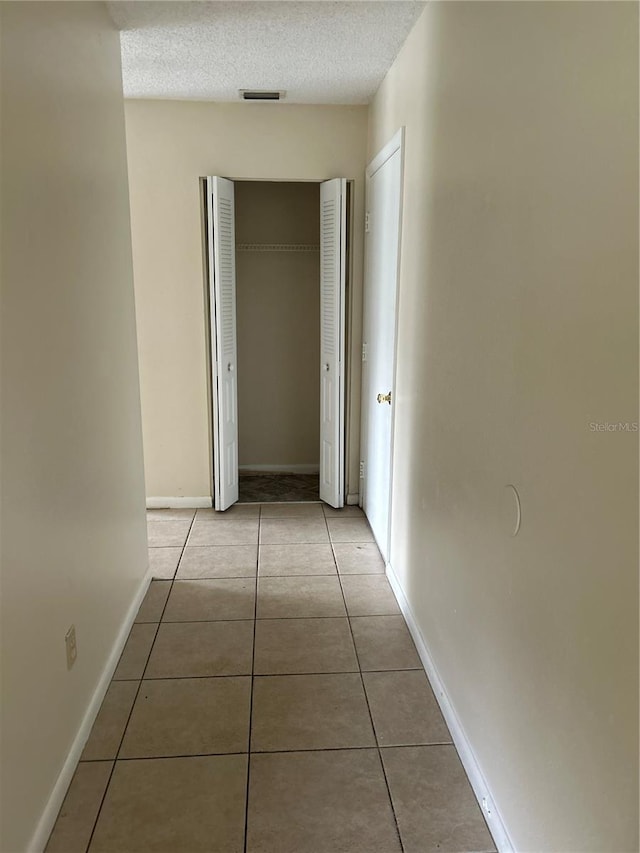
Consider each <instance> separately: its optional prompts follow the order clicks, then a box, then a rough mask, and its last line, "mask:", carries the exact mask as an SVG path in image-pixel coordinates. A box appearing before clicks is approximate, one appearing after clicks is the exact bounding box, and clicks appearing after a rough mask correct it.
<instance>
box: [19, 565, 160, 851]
mask: <svg viewBox="0 0 640 853" xmlns="http://www.w3.org/2000/svg"><path fill="white" fill-rule="evenodd" d="M150 583H151V569H147V573H146V574H145V576H144V578H143V579H142V581H141V583H140V586H139V587H138V591H137V592H136V594H135V597H134V599H133V601H132V602H131V606H130V607H129V609H128V611H127V615H126V616H125V617H124V620H123V621H122V625H121V626H120V630H119V631H118V636H117V637H116V639H115V642H114V644H113V648H112V649H111V653H110V655H109V657H108V658H107V662H106V664H105V666H104V669H103V670H102V675H101V676H100V680H99V681H98V684H97V686H96V689H95V690H94V692H93V696H92V697H91V701H90V702H89V706H88V707H87V710H86V711H85V714H84V717H83V718H82V722H81V723H80V728H79V729H78V732H77V734H76V736H75V738H74V740H73V743H72V745H71V749H70V750H69V753H68V755H67V758H66V760H65V762H64V765H63V766H62V770H61V771H60V773H59V775H58V778H57V780H56V782H55V785H54V786H53V790H52V791H51V794H50V796H49V799H48V801H47V804H46V806H45V807H44V811H43V812H42V815H41V816H40V820H39V821H38V825H37V826H36V829H35V832H34V833H33V835H32V837H31V841H30V842H29V845H28V847H27V853H42V851H43V850H44V848H45V847H46V845H47V841H48V840H49V836H50V835H51V830H52V829H53V826H54V824H55V822H56V818H57V817H58V812H59V811H60V807H61V806H62V803H63V801H64V798H65V796H66V794H67V790H68V788H69V785H70V784H71V780H72V779H73V774H74V773H75V771H76V767H77V765H78V761H79V760H80V756H81V755H82V750H83V749H84V746H85V744H86V742H87V740H88V738H89V735H90V734H91V729H92V727H93V724H94V722H95V719H96V717H97V716H98V711H99V710H100V706H101V705H102V700H103V699H104V695H105V693H106V692H107V688H108V687H109V684H110V683H111V678H112V676H113V673H114V672H115V670H116V667H117V665H118V661H119V660H120V655H121V654H122V650H123V649H124V645H125V643H126V642H127V637H128V636H129V631H130V630H131V626H132V625H133V622H134V620H135V618H136V615H137V613H138V610H139V608H140V605H141V603H142V599H143V598H144V596H145V593H146V591H147V589H148V587H149V584H150Z"/></svg>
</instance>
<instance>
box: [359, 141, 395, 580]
mask: <svg viewBox="0 0 640 853" xmlns="http://www.w3.org/2000/svg"><path fill="white" fill-rule="evenodd" d="M397 151H400V192H399V208H400V209H399V211H398V234H397V241H398V257H397V262H396V276H395V298H394V306H395V307H394V310H395V317H394V328H393V366H392V371H391V375H392V383H391V399H392V401H393V404H392V406H391V436H390V446H389V508H388V512H387V555H386V558H385V559H386V563H387V565H389V564H390V563H391V531H392V519H393V469H394V457H395V425H396V406H397V396H396V388H397V370H398V316H399V305H400V299H399V297H400V267H401V259H402V219H403V210H404V168H405V162H404V159H405V127H404V125H403V126H401V127H400V128H399V129H398V130H397V131H396V132H395V133H394V135H393V136H392V137H391V139H390V140H389V141H388V142H387V143H386V145H384V146H383V147H382V148H381V149H380V151H378V153H377V154H376V155H375V157H374V158H373V159H372V160H371V162H370V163H369V165H368V166H367V168H366V171H365V211H366V213H365V216H366V215H368V213H369V200H370V196H371V190H370V184H371V179H372V177H373V176H374V175H375V174H376V172H377V171H378V170H379V169H381V168H382V166H384V164H385V163H386V162H387V160H389V159H390V158H391V157H392V156H393V155H394V154H395V153H396V152H397ZM367 233H368V232H367V228H366V225H365V235H364V238H365V246H364V267H363V294H362V296H363V307H364V312H363V323H362V332H363V343H364V333H365V330H366V320H367V318H366V305H367V291H368V282H369V277H370V270H369V264H368V260H367V258H368V252H367ZM363 361H364V347H363ZM368 385H369V376H368V374H367V381H366V382H365V373H364V371H363V382H362V394H361V401H362V402H361V406H362V414H361V432H360V448H361V450H360V458H361V459H362V467H363V468H364V476H363V484H362V490H361V493H360V506H362V505H363V503H364V500H365V493H366V488H367V470H366V465H365V460H366V458H367V456H368V452H367V445H368V426H369V424H368V417H367V414H366V411H367V410H366V406H365V405H364V401H365V400H366V395H367V394H369V393H372V390H371V389H370V388H369V387H368Z"/></svg>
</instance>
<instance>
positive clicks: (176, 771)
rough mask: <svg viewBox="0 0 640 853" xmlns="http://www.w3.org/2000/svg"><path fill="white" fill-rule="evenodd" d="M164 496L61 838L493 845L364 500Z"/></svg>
mask: <svg viewBox="0 0 640 853" xmlns="http://www.w3.org/2000/svg"><path fill="white" fill-rule="evenodd" d="M148 516H149V519H148V524H149V544H150V551H149V553H150V561H151V566H152V570H153V574H154V577H155V578H156V579H155V580H154V581H153V582H152V583H151V586H150V587H149V591H148V593H147V595H146V598H145V600H144V601H143V603H142V605H141V607H140V610H139V613H138V616H137V619H136V623H135V624H134V626H133V628H132V630H131V634H130V636H129V639H128V641H127V645H126V647H125V649H124V652H123V654H122V657H121V659H120V662H119V664H118V667H117V670H116V672H115V675H114V678H113V681H112V683H111V686H110V687H109V690H108V692H107V694H106V696H105V699H104V702H103V704H102V708H101V710H100V713H99V715H98V717H97V719H96V722H95V725H94V727H93V730H92V732H91V736H90V737H89V740H88V742H87V745H86V747H85V749H84V752H83V754H82V759H81V761H80V764H79V765H78V769H77V771H76V774H75V776H74V779H73V781H72V783H71V787H70V788H69V792H68V794H67V797H66V799H65V801H64V804H63V806H62V809H61V811H60V815H59V817H58V820H57V823H56V825H55V828H54V830H53V833H52V835H51V838H50V840H49V844H48V847H47V853H76V851H78V853H80V851H82V853H84V851H87V850H90V851H92V853H96V852H97V851H111V852H112V853H143V851H151V850H153V851H166V853H195V851H200V850H202V851H204V850H207V851H219V853H236V851H237V853H396V851H404V853H427V851H436V850H437V851H457V853H465V851H492V850H494V849H495V848H494V845H493V842H492V839H491V836H490V834H489V832H488V830H487V827H486V825H485V822H484V820H483V817H482V814H481V812H480V809H479V807H478V805H477V803H476V801H475V799H474V797H473V793H472V791H471V787H470V785H469V782H468V780H467V778H466V776H465V773H464V770H463V768H462V765H461V764H460V760H459V758H458V756H457V753H456V750H455V747H454V746H453V744H452V743H451V738H450V735H449V732H448V729H447V726H446V724H445V722H444V719H443V718H442V715H441V713H440V709H439V708H438V705H437V702H436V700H435V698H434V695H433V693H432V690H431V687H430V686H429V682H428V681H427V678H426V676H425V673H424V671H423V669H422V667H421V664H420V660H419V658H418V655H417V653H416V650H415V647H414V645H413V642H412V640H411V637H410V635H409V632H408V630H407V627H406V625H405V622H404V618H403V617H402V615H401V614H400V611H399V608H398V605H397V603H396V600H395V598H394V596H393V593H392V591H391V587H390V586H389V583H388V581H387V579H386V577H385V575H384V564H383V561H382V559H381V557H380V554H379V553H378V550H377V548H376V546H375V544H374V543H373V537H372V536H371V531H370V530H369V527H368V524H367V522H366V519H365V518H364V516H363V515H362V513H361V512H360V510H358V509H357V508H353V507H348V508H345V510H343V511H336V510H332V509H330V508H329V507H323V505H322V504H319V503H315V504H309V503H305V504H293V503H292V504H267V505H264V506H262V507H261V506H260V505H257V504H245V505H240V504H238V505H236V506H234V507H233V508H232V509H230V510H228V511H227V512H226V513H224V514H215V513H213V512H212V511H211V510H198V511H197V512H196V511H194V510H152V511H150V512H149V513H148Z"/></svg>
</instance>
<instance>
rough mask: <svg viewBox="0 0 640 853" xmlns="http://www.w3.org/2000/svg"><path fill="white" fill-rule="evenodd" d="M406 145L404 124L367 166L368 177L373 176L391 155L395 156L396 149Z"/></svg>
mask: <svg viewBox="0 0 640 853" xmlns="http://www.w3.org/2000/svg"><path fill="white" fill-rule="evenodd" d="M403 145H404V126H402V127H401V128H399V129H398V130H397V131H396V132H395V133H394V135H393V136H392V137H391V139H390V140H389V141H388V142H387V144H386V145H385V146H384V148H382V149H381V150H380V151H379V152H378V153H377V154H376V156H375V157H374V158H373V160H372V161H371V162H370V163H369V165H368V166H367V169H366V172H365V175H366V177H367V178H372V177H373V176H374V175H375V173H376V172H377V171H378V169H380V168H381V166H384V164H385V163H386V162H387V160H388V159H389V157H393V155H394V154H395V153H396V151H397V150H398V149H399V148H402V147H403Z"/></svg>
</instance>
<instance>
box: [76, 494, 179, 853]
mask: <svg viewBox="0 0 640 853" xmlns="http://www.w3.org/2000/svg"><path fill="white" fill-rule="evenodd" d="M195 520H196V511H195V510H194V512H193V516H192V518H191V524H190V525H189V530H188V531H187V535H186V536H185V540H184V544H183V545H182V550H181V551H180V557H179V559H178V563H177V565H176V570H175V572H174V573H173V578H172V580H171V586H170V587H169V592H168V593H167V597H166V599H165V602H164V606H163V608H162V613H161V614H160V618H159V619H158V624H157V627H156V632H155V634H154V635H153V642H152V643H151V646H150V647H149V652H148V654H147V659H146V661H145V665H144V668H143V670H142V673H141V675H140V680H139V681H138V689H137V690H136V695H135V696H134V697H133V702H132V703H131V710H130V711H129V715H128V716H127V722H126V723H125V726H124V728H123V730H122V737H121V738H120V743H119V744H118V749H117V750H116V754H115V757H114V759H113V765H112V767H111V772H110V773H109V778H108V780H107V784H106V786H105V789H104V794H103V795H102V799H101V800H100V806H99V808H98V811H97V813H96V817H95V820H94V822H93V828H92V829H91V835H90V836H89V841H88V842H87V846H86V851H87V853H88V851H89V850H90V849H91V844H92V843H93V836H94V835H95V831H96V827H97V826H98V821H99V820H100V815H101V813H102V807H103V806H104V801H105V799H106V797H107V793H108V791H109V787H110V786H111V780H112V779H113V774H114V772H115V769H116V765H117V763H118V758H119V756H120V750H121V749H122V744H123V742H124V738H125V735H126V733H127V729H128V727H129V723H130V721H131V716H132V714H133V709H134V708H135V704H136V702H137V701H138V696H139V694H140V690H141V688H142V682H143V679H144V674H145V672H146V671H147V666H148V665H149V660H150V658H151V653H152V652H153V647H154V646H155V643H156V638H157V636H158V632H159V631H160V626H161V625H162V617H163V616H164V612H165V610H166V609H167V604H168V603H169V597H170V596H171V590H172V589H173V585H174V583H175V578H176V575H177V574H178V568H179V567H180V560H182V555H183V554H184V551H185V548H186V547H187V542H188V541H189V534H190V533H191V529H192V527H193V525H194V523H195ZM151 583H153V578H152V579H151ZM151 583H150V584H149V589H150V588H151ZM140 606H142V604H141V605H140ZM136 615H137V614H136ZM134 624H135V622H134ZM141 624H148V623H141ZM132 627H133V626H132ZM128 641H129V640H128V638H127V642H128ZM125 647H126V644H125ZM123 651H124V649H123ZM111 683H113V678H112V679H111Z"/></svg>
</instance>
